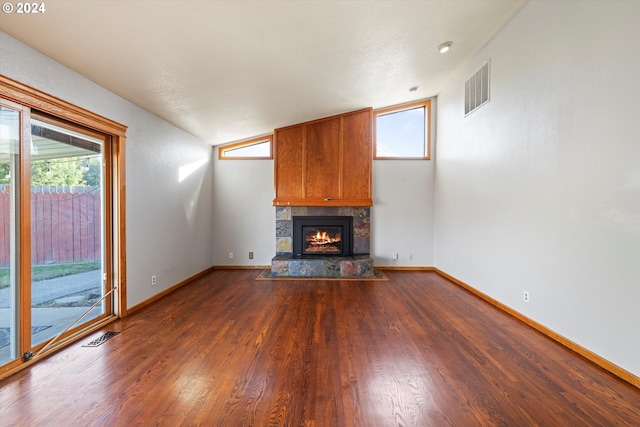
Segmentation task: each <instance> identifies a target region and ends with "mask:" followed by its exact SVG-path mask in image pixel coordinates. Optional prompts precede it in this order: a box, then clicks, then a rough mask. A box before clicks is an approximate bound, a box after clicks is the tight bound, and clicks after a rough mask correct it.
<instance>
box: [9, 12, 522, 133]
mask: <svg viewBox="0 0 640 427" xmlns="http://www.w3.org/2000/svg"><path fill="white" fill-rule="evenodd" d="M525 2H526V0H444V1H436V0H425V1H420V0H415V1H400V0H398V1H349V0H344V1H293V0H290V1H271V0H264V1H195V0H187V1H154V0H146V1H112V0H109V1H94V0H92V1H89V0H85V1H77V0H47V1H46V2H45V6H46V11H45V13H43V14H39V15H18V14H16V13H11V14H2V16H0V30H2V31H3V32H5V33H7V34H9V35H10V36H12V37H14V38H16V39H18V40H19V41H21V42H23V43H25V44H27V45H28V46H31V47H32V48H34V49H36V50H38V51H40V52H42V53H44V54H45V55H47V56H49V57H51V58H53V59H55V60H56V61H58V62H60V63H62V64H64V65H65V66H67V67H69V68H71V69H73V70H74V71H76V72H78V73H80V74H82V75H84V76H86V77H87V78H89V79H91V80H93V81H94V82H96V83H98V84H100V85H101V86H103V87H105V88H107V89H109V90H111V91H112V92H115V93H117V94H118V95H120V96H122V97H123V98H126V99H128V100H129V101H131V102H133V103H135V104H137V105H139V106H141V107H143V108H145V109H147V110H149V111H151V112H153V113H154V114H156V115H158V116H160V117H162V118H164V119H166V120H168V121H169V122H171V123H173V124H175V125H176V126H178V127H180V128H182V129H184V130H186V131H188V132H190V133H192V134H194V135H196V136H199V137H201V138H202V139H204V140H205V141H207V142H208V143H210V144H212V145H216V144H221V143H226V142H231V141H237V140H242V139H246V138H250V137H253V136H257V135H263V134H266V133H269V132H271V131H273V129H274V128H277V127H281V126H286V125H290V124H294V123H297V122H301V121H306V120H311V119H316V118H321V117H325V116H329V115H333V114H337V113H342V112H346V111H350V110H355V109H359V108H364V107H374V108H379V107H384V106H389V105H394V104H398V103H402V102H407V101H412V100H417V99H422V98H427V97H430V96H434V95H437V94H438V92H439V91H440V89H441V88H442V87H443V85H444V84H445V83H446V81H447V79H448V78H449V77H450V76H451V75H452V74H453V73H455V72H456V71H457V69H458V68H459V67H460V66H462V65H463V64H464V63H465V62H466V61H468V60H469V59H470V58H471V57H472V56H473V55H474V54H476V53H477V52H478V51H479V50H480V49H481V48H482V47H483V46H484V45H485V44H486V43H487V42H488V41H489V40H490V39H491V38H492V37H493V36H494V35H495V34H496V33H497V32H498V31H499V30H500V29H501V28H502V27H503V26H504V25H505V24H506V23H507V22H508V21H509V20H510V19H511V18H512V17H513V15H515V14H516V13H517V11H518V10H519V9H520V8H521V7H522V6H523V5H524V4H525ZM448 40H451V41H453V49H452V50H451V51H450V52H449V53H447V54H445V55H442V54H438V53H437V52H436V47H437V46H438V45H439V44H440V43H442V42H445V41H448ZM414 86H418V90H417V91H414V92H410V91H409V89H410V88H411V87H414Z"/></svg>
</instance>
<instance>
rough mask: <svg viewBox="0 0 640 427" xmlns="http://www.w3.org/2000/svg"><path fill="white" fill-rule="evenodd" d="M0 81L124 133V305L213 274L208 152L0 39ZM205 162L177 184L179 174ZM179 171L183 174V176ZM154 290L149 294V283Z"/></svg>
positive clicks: (42, 58) (162, 123)
mask: <svg viewBox="0 0 640 427" xmlns="http://www.w3.org/2000/svg"><path fill="white" fill-rule="evenodd" d="M0 73H2V74H4V75H5V76H8V77H10V78H13V79H14V80H18V81H20V82H22V83H24V84H27V85H29V86H32V87H34V88H37V89H40V90H42V91H44V92H46V93H49V94H51V95H54V96H56V97H58V98H61V99H63V100H65V101H68V102H70V103H72V104H75V105H78V106H80V107H83V108H85V109H87V110H89V111H92V112H94V113H97V114H100V115H102V116H105V117H107V118H109V119H112V120H115V121H117V122H120V123H122V124H124V125H126V126H128V127H129V128H128V131H127V142H126V177H127V195H126V203H127V223H126V227H127V304H128V306H129V307H131V306H133V305H136V304H138V303H140V302H142V301H144V300H146V299H148V298H150V297H151V296H153V295H155V294H157V293H159V292H160V291H162V290H164V289H167V288H169V287H171V286H173V285H175V284H176V283H178V282H180V281H182V280H184V279H186V278H188V277H190V276H192V275H194V274H196V273H199V272H200V271H202V270H205V269H206V268H208V267H210V266H211V253H212V252H213V249H212V248H213V243H212V239H211V210H212V196H211V186H212V185H211V181H212V179H211V161H210V160H211V151H212V150H211V147H210V146H209V145H208V144H205V143H204V142H203V141H201V140H199V139H198V138H195V137H193V136H191V135H189V134H187V133H185V132H183V131H182V130H180V129H178V128H176V127H174V126H172V125H170V124H169V123H167V122H165V121H164V120H162V119H160V118H158V117H156V116H154V115H152V114H150V113H149V112H147V111H146V110H143V109H141V108H139V107H137V106H135V105H133V104H131V103H130V102H128V101H126V100H124V99H122V98H120V97H118V96H116V95H115V94H113V93H111V92H109V91H107V90H105V89H104V88H102V87H100V86H98V85H96V84H95V83H93V82H91V81H89V80H87V79H86V78H84V77H82V76H81V75H79V74H77V73H75V72H73V71H71V70H69V69H67V68H65V67H64V66H62V65H60V64H58V63H56V62H54V61H53V60H51V59H49V58H47V57H45V56H43V55H41V54H40V53H38V52H36V51H35V50H33V49H31V48H29V47H27V46H25V45H23V44H21V43H19V42H18V41H16V40H15V39H13V38H11V37H9V36H7V35H6V34H4V33H1V32H0ZM203 159H204V160H205V161H206V163H204V164H203V165H202V166H201V167H200V168H199V169H198V170H196V171H195V172H193V173H192V174H191V175H190V176H189V177H186V178H185V179H183V180H182V181H181V182H179V172H180V168H181V167H182V166H185V165H188V164H191V163H193V162H196V161H200V160H203ZM183 171H184V169H183ZM152 275H156V276H157V280H158V283H157V285H156V286H154V287H152V286H151V276H152Z"/></svg>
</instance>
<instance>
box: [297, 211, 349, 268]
mask: <svg viewBox="0 0 640 427" xmlns="http://www.w3.org/2000/svg"><path fill="white" fill-rule="evenodd" d="M293 255H294V256H295V257H301V258H304V257H326V256H352V255H353V218H352V217H350V216H294V217H293Z"/></svg>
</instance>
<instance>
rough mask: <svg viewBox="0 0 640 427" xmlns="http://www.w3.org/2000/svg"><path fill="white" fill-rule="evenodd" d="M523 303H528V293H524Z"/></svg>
mask: <svg viewBox="0 0 640 427" xmlns="http://www.w3.org/2000/svg"><path fill="white" fill-rule="evenodd" d="M524 302H529V291H524Z"/></svg>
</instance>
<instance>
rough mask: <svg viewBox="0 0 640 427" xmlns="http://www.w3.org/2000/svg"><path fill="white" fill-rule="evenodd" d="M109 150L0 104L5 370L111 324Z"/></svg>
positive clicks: (98, 139) (97, 138)
mask: <svg viewBox="0 0 640 427" xmlns="http://www.w3.org/2000/svg"><path fill="white" fill-rule="evenodd" d="M110 142H111V140H110V137H109V136H108V135H104V134H101V133H99V132H96V131H93V130H91V129H88V128H85V127H81V126H78V125H75V124H72V123H70V122H66V121H63V120H60V119H57V118H54V117H52V116H49V115H47V114H44V113H39V112H34V111H31V110H30V109H28V108H24V107H21V106H20V105H17V104H13V103H11V102H9V101H5V100H0V367H1V366H3V365H5V367H6V365H18V364H20V363H23V362H25V361H28V360H30V359H32V358H33V357H34V356H37V355H39V354H40V353H42V352H44V351H45V350H47V349H48V348H50V347H52V346H55V345H56V344H57V343H59V342H61V341H64V340H65V339H66V338H68V337H70V336H73V335H74V334H75V333H78V332H79V331H82V330H84V329H87V328H89V327H91V326H92V325H95V324H97V323H99V322H100V321H101V320H104V319H107V318H109V317H112V316H114V298H113V295H112V292H113V288H114V285H113V279H112V275H113V267H112V265H113V253H114V251H113V248H112V241H113V236H112V235H113V232H112V230H113V228H112V225H111V219H112V197H111V196H110V195H111V194H112V186H111V173H110V168H111V146H110Z"/></svg>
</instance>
